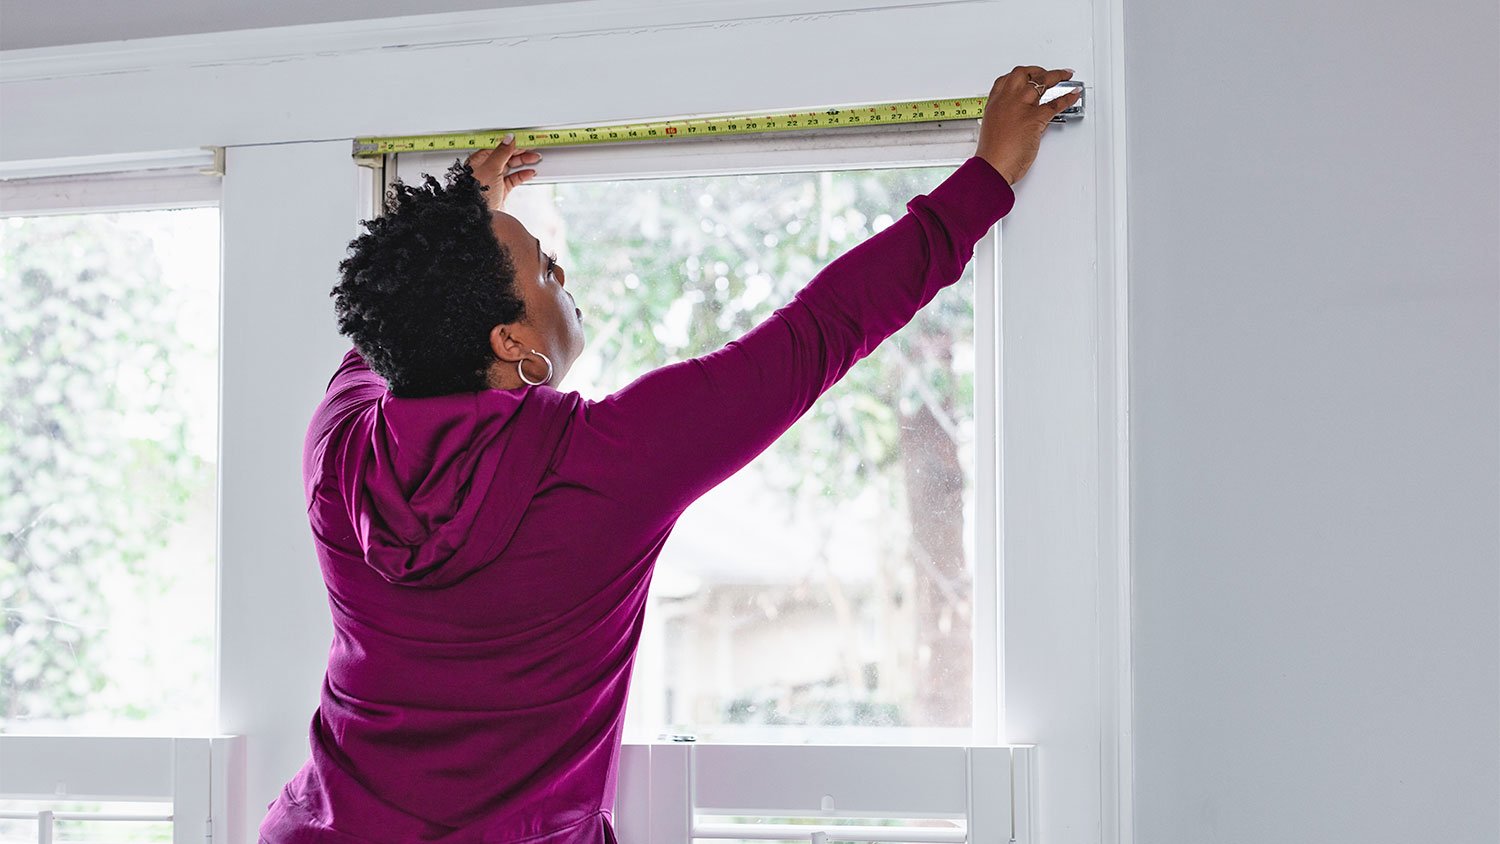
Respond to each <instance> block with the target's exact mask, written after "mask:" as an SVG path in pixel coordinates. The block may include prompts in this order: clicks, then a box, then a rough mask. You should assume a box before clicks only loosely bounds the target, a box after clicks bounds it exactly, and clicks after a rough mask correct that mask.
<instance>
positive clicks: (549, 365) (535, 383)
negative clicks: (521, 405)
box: [516, 349, 552, 387]
mask: <svg viewBox="0 0 1500 844" xmlns="http://www.w3.org/2000/svg"><path fill="white" fill-rule="evenodd" d="M531 354H533V355H536V356H537V357H539V358H541V359H542V362H543V363H545V364H547V377H546V378H543V379H542V380H540V381H533V380H531V379H530V378H527V377H526V369H525V368H524V367H522V366H521V364H523V363H525V362H526V359H525V358H521V359H520V360H518V361H516V374H517V375H520V376H521V380H522V381H525V382H526V383H527V384H530V385H531V386H533V387H536V386H540V385H542V384H545V383H547V382H548V381H551V380H552V359H551V358H549V357H547V356H546V355H544V354H542V353H541V352H539V351H537V350H536V349H532V350H531Z"/></svg>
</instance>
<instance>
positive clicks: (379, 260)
mask: <svg viewBox="0 0 1500 844" xmlns="http://www.w3.org/2000/svg"><path fill="white" fill-rule="evenodd" d="M422 176H423V184H422V185H421V186H419V187H411V186H409V185H406V184H403V183H402V182H401V181H400V180H399V179H398V180H397V181H396V182H394V183H393V185H392V187H391V189H390V191H389V192H388V193H387V195H386V197H385V214H384V216H381V217H376V218H375V219H373V220H365V221H364V223H363V224H364V226H365V227H366V228H367V229H368V230H369V231H368V232H367V233H365V234H361V235H360V236H359V237H356V238H355V239H354V240H352V241H350V242H349V251H350V255H349V257H348V258H346V259H344V260H343V261H341V262H340V263H339V272H340V274H341V275H342V280H341V281H340V282H339V283H338V284H337V285H335V286H334V288H333V290H332V291H331V292H330V293H329V295H330V296H332V297H333V300H334V301H333V307H334V312H335V313H336V314H337V315H338V321H339V333H340V334H344V335H346V336H347V337H349V338H350V339H351V340H353V341H354V346H355V348H356V349H358V350H359V353H360V354H361V355H362V356H363V357H364V359H365V361H366V362H367V363H369V365H370V369H372V370H374V371H375V372H376V373H377V374H379V375H380V376H381V377H382V378H384V379H385V381H386V384H387V385H388V386H389V387H390V389H391V393H392V394H394V395H397V396H401V397H406V398H416V397H421V396H440V395H447V394H449V393H462V392H475V391H477V390H483V389H487V388H488V387H489V383H488V378H487V374H488V372H489V369H490V366H491V364H493V363H494V361H495V360H496V359H497V358H496V357H495V354H494V351H493V350H492V349H491V348H490V341H489V336H490V329H492V328H494V327H495V326H496V325H500V324H502V323H509V322H515V321H517V320H519V319H521V318H522V317H523V316H524V315H525V310H524V308H523V305H522V302H521V299H520V297H519V296H518V295H516V290H515V278H516V266H515V262H514V261H512V260H511V255H510V250H509V249H507V248H506V247H505V246H504V244H502V243H501V242H500V241H499V240H498V239H497V238H496V237H495V234H494V232H493V231H492V230H491V229H490V210H489V205H488V202H487V201H486V199H485V195H484V194H485V192H486V191H487V190H489V188H488V187H486V186H485V185H482V184H480V183H479V180H478V179H476V178H474V170H473V168H471V167H470V166H469V164H468V163H467V162H464V161H456V162H454V164H453V165H452V166H451V167H449V168H448V172H447V179H446V181H447V184H446V186H445V185H439V184H438V182H437V179H435V178H433V177H432V176H431V175H429V174H426V173H424V174H422Z"/></svg>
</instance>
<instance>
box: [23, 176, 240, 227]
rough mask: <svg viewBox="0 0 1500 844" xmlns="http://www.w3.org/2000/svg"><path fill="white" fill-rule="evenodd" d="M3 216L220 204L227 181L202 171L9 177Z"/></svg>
mask: <svg viewBox="0 0 1500 844" xmlns="http://www.w3.org/2000/svg"><path fill="white" fill-rule="evenodd" d="M4 175H5V171H0V217H32V216H41V215H49V214H104V213H112V212H118V211H155V210H160V209H166V208H203V207H209V206H214V205H218V204H219V200H220V198H221V196H222V183H223V180H222V178H221V177H220V176H217V175H213V174H208V173H203V172H201V171H200V170H199V169H198V168H196V167H191V166H188V167H165V168H151V169H133V170H122V171H116V172H112V173H86V174H76V173H75V174H65V175H39V176H26V177H13V178H3V177H4Z"/></svg>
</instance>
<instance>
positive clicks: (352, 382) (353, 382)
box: [302, 346, 386, 503]
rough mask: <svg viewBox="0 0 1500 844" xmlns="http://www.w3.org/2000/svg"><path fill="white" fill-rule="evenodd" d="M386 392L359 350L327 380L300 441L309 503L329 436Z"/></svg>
mask: <svg viewBox="0 0 1500 844" xmlns="http://www.w3.org/2000/svg"><path fill="white" fill-rule="evenodd" d="M385 391H386V383H385V379H384V378H381V377H380V376H379V375H376V374H375V372H374V371H373V370H371V369H370V366H369V364H367V363H365V359H364V358H363V357H361V356H360V354H359V350H358V349H356V348H354V347H352V346H351V347H350V349H349V351H347V352H345V353H344V358H343V360H341V361H340V362H339V366H338V369H337V370H335V371H334V373H333V377H332V378H330V379H328V388H327V389H326V390H325V391H324V394H323V399H322V401H320V402H319V403H318V406H317V408H316V409H315V410H314V411H313V416H312V419H311V420H310V421H309V422H308V425H307V434H306V436H305V437H304V439H303V441H302V486H303V492H304V493H306V495H307V499H308V501H309V503H310V502H311V501H312V497H313V494H314V490H315V488H316V487H317V484H318V483H319V482H320V481H321V480H322V477H323V458H324V456H325V454H326V453H327V447H328V444H329V443H328V438H329V435H330V434H331V433H332V432H333V431H334V429H336V428H338V426H340V425H341V424H343V423H345V422H346V421H348V419H349V418H350V417H351V416H352V415H354V414H356V413H358V412H360V411H361V410H364V409H365V408H367V407H369V406H370V405H372V404H374V403H375V402H376V401H378V400H379V399H380V397H381V396H382V395H384V393H385Z"/></svg>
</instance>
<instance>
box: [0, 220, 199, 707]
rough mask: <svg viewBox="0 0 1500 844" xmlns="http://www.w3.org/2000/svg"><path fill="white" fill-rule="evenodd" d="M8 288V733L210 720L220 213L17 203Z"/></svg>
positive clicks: (3, 331)
mask: <svg viewBox="0 0 1500 844" xmlns="http://www.w3.org/2000/svg"><path fill="white" fill-rule="evenodd" d="M0 302H4V303H5V304H4V307H3V308H0V608H3V611H4V624H5V627H4V631H3V635H0V731H5V732H12V733H23V732H53V733H113V734H121V733H134V732H141V733H149V732H166V733H182V732H191V731H207V730H209V729H211V728H212V726H211V725H212V721H213V714H214V713H213V711H212V710H213V686H212V683H213V658H214V657H213V654H214V648H213V635H214V603H215V599H214V589H215V583H214V578H215V545H216V541H217V528H216V524H217V523H216V517H215V515H216V514H215V510H216V464H217V459H218V458H217V450H218V418H217V417H218V324H219V317H218V314H219V211H218V209H217V208H188V209H177V210H168V211H142V212H131V213H114V214H76V215H59V216H41V217H10V218H4V219H0Z"/></svg>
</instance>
